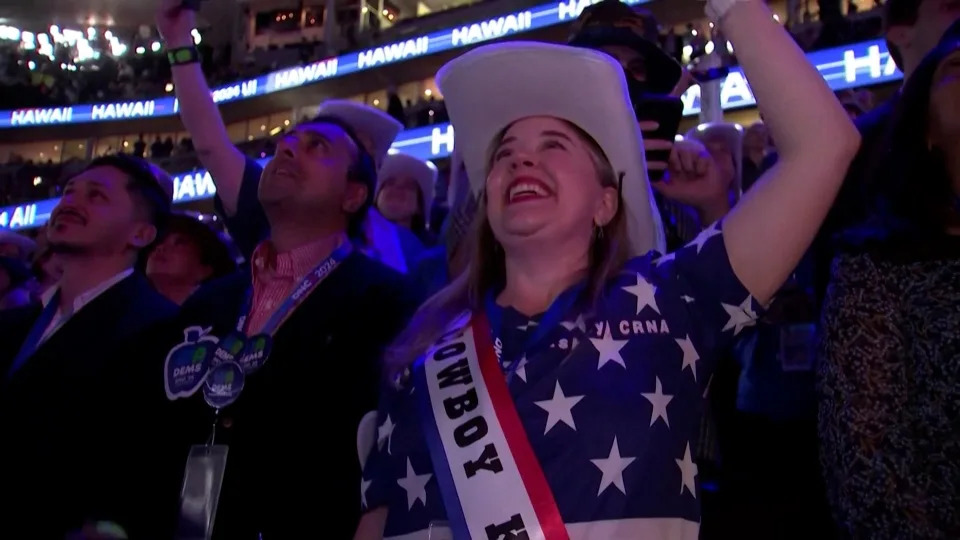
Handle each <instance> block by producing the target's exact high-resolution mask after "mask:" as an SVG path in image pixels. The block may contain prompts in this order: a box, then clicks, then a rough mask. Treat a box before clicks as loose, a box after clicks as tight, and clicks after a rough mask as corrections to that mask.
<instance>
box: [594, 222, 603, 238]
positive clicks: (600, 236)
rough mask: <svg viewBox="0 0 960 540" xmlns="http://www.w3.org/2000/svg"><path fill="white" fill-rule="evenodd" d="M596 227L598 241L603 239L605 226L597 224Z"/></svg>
mask: <svg viewBox="0 0 960 540" xmlns="http://www.w3.org/2000/svg"><path fill="white" fill-rule="evenodd" d="M594 227H596V229H597V232H596V237H597V241H601V240H603V227H601V226H599V225H595V226H594Z"/></svg>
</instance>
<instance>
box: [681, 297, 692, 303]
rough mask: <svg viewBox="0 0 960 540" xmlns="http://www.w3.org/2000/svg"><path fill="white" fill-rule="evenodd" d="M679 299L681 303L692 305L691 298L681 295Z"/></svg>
mask: <svg viewBox="0 0 960 540" xmlns="http://www.w3.org/2000/svg"><path fill="white" fill-rule="evenodd" d="M680 298H682V299H683V301H684V302H686V303H688V304H692V303H693V302H694V300H693V297H692V296H687V295H683V296H681V297H680Z"/></svg>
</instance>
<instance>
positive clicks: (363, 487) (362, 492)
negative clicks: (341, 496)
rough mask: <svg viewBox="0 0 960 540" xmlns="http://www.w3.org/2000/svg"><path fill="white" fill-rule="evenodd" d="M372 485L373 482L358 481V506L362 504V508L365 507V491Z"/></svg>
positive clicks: (362, 479)
mask: <svg viewBox="0 0 960 540" xmlns="http://www.w3.org/2000/svg"><path fill="white" fill-rule="evenodd" d="M372 483H373V480H366V479H364V478H361V479H360V504H362V505H363V507H364V508H366V507H367V489H369V488H370V484H372Z"/></svg>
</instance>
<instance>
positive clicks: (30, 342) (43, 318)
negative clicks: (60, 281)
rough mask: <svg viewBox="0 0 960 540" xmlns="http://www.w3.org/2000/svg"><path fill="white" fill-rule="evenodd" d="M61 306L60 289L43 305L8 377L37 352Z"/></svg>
mask: <svg viewBox="0 0 960 540" xmlns="http://www.w3.org/2000/svg"><path fill="white" fill-rule="evenodd" d="M59 307H60V291H57V292H56V293H55V294H54V295H53V298H51V299H50V301H49V302H47V305H46V306H44V307H43V311H41V312H40V316H39V317H37V320H36V321H34V323H33V327H31V328H30V333H28V334H27V337H26V339H24V340H23V345H21V346H20V351H19V352H18V353H17V356H16V357H15V358H14V359H13V363H11V364H10V369H9V370H8V371H7V379H10V378H11V377H13V374H14V373H16V371H17V370H18V369H20V368H21V367H22V366H23V364H26V363H27V360H29V359H30V357H31V356H33V353H35V352H37V348H38V347H39V346H40V340H41V338H43V333H44V332H46V330H47V327H48V326H50V322H51V321H52V320H53V316H54V315H56V314H57V309H58V308H59Z"/></svg>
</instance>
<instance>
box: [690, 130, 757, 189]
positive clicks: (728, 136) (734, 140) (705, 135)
mask: <svg viewBox="0 0 960 540" xmlns="http://www.w3.org/2000/svg"><path fill="white" fill-rule="evenodd" d="M685 138H687V139H693V140H695V141H697V142H699V143H701V144H706V143H707V141H710V140H711V139H720V140H722V141H723V142H724V143H725V144H726V145H727V146H728V147H729V148H730V154H731V155H732V156H733V165H734V177H733V183H734V186H735V187H736V190H737V197H738V198H739V197H740V195H741V194H742V193H743V126H741V125H740V124H733V123H730V122H708V123H706V124H700V125H699V126H697V127H695V128H693V129H691V130H690V131H688V132H687V134H686V135H685Z"/></svg>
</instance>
